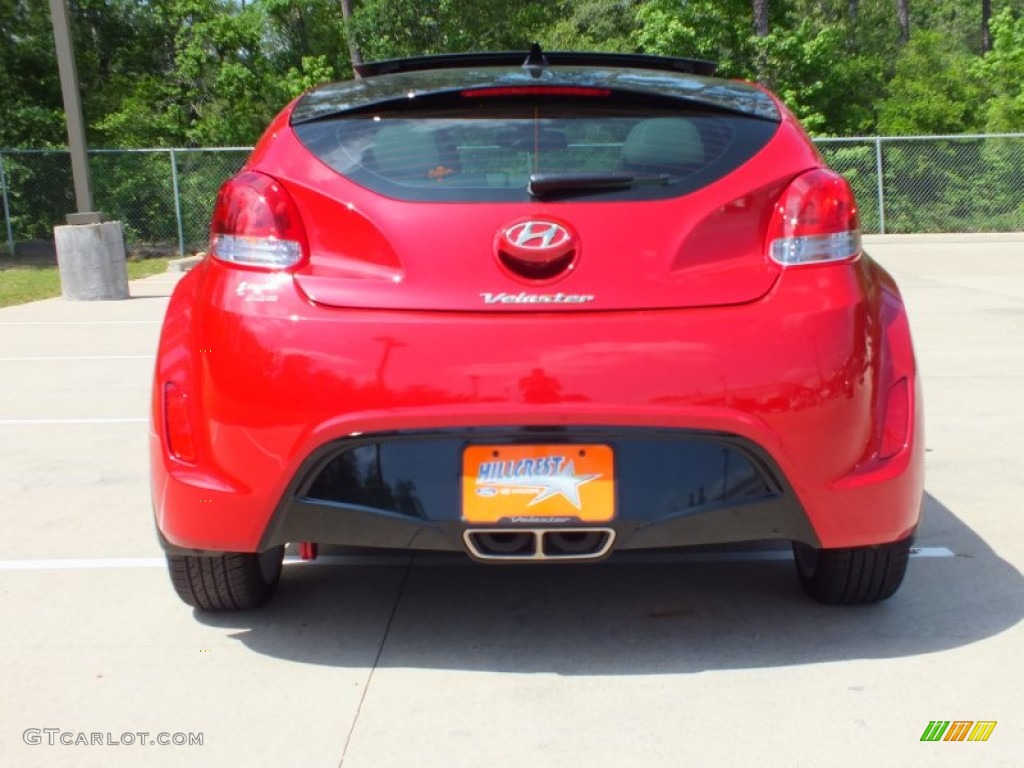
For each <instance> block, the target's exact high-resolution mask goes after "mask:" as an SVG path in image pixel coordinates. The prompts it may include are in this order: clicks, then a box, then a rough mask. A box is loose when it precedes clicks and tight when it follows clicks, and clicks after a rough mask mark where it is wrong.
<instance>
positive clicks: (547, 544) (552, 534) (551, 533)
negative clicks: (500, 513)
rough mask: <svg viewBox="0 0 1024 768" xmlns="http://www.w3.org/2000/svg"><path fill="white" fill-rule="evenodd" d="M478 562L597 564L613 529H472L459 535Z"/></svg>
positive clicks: (611, 539) (609, 545)
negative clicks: (548, 561) (577, 561)
mask: <svg viewBox="0 0 1024 768" xmlns="http://www.w3.org/2000/svg"><path fill="white" fill-rule="evenodd" d="M462 539H463V541H464V542H465V544H466V549H467V550H468V551H469V554H470V555H471V556H472V557H474V558H476V559H477V560H486V561H491V562H493V561H497V560H501V561H506V562H525V561H538V560H599V559H600V558H602V557H604V556H605V555H607V554H608V553H609V552H610V551H611V548H612V544H613V543H614V542H615V530H614V529H613V528H471V529H469V530H466V531H464V532H463V534H462Z"/></svg>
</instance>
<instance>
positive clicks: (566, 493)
mask: <svg viewBox="0 0 1024 768" xmlns="http://www.w3.org/2000/svg"><path fill="white" fill-rule="evenodd" d="M599 477H600V475H577V474H576V467H575V466H574V465H573V463H572V462H571V461H570V462H569V463H568V464H566V465H565V467H563V468H562V470H561V471H560V472H559V473H558V474H557V475H545V476H533V477H525V478H522V480H521V481H520V482H521V484H522V485H529V486H530V487H533V488H539V489H540V492H539V493H538V494H537V495H536V496H534V497H533V499H531V500H530V503H529V504H527V506H528V507H532V506H533V505H534V504H540V503H541V502H542V501H545V500H546V499H550V498H552V497H554V496H562V497H564V498H565V499H566V500H568V502H569V503H570V504H572V505H573V506H574V507H576V509H582V508H583V507H582V505H581V503H580V486H581V485H586V484H587V483H589V482H590V481H591V480H596V479H597V478H599Z"/></svg>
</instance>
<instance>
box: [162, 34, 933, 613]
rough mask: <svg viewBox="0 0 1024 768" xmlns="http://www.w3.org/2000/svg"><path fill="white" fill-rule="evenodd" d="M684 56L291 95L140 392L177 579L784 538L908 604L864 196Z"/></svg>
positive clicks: (580, 56)
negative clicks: (325, 547)
mask: <svg viewBox="0 0 1024 768" xmlns="http://www.w3.org/2000/svg"><path fill="white" fill-rule="evenodd" d="M713 71H714V65H712V64H709V63H708V62H702V61H694V60H687V59H675V58H661V57H653V56H642V55H615V54H604V53H600V54H596V53H595V54H591V53H546V54H545V53H544V52H542V51H541V50H540V49H539V47H536V46H535V47H534V49H533V50H532V51H531V52H529V53H526V52H524V53H494V54H457V55H447V56H435V57H424V58H415V59H403V60H395V61H387V62H379V63H375V64H369V65H364V66H362V67H360V74H361V75H362V77H361V78H359V79H356V80H353V81H351V82H342V83H336V84H332V85H325V86H322V87H319V88H317V89H315V90H313V91H310V92H308V93H306V94H304V95H303V96H301V97H300V98H298V99H296V100H295V101H294V102H292V103H291V104H289V105H288V106H287V107H286V108H285V109H284V111H283V112H281V114H280V115H279V116H278V117H277V118H276V119H275V120H274V122H273V123H272V124H271V125H270V127H269V128H268V129H267V132H266V134H265V135H264V136H263V138H262V139H261V141H260V142H259V144H258V146H257V147H256V149H255V151H254V152H253V154H252V156H251V157H250V159H249V161H248V163H247V164H246V166H245V168H244V169H243V170H242V171H241V172H240V173H239V174H238V175H237V176H235V177H234V178H232V179H230V180H229V181H227V182H226V183H225V184H224V186H223V187H222V188H221V191H220V194H219V196H218V198H217V202H216V206H215V210H214V214H213V222H212V227H211V241H210V249H209V256H208V257H207V258H206V259H205V260H204V261H203V262H202V263H201V264H200V265H199V266H198V267H197V268H196V269H194V270H193V271H192V272H190V273H189V274H188V275H187V276H186V277H185V278H184V279H183V280H182V281H181V282H180V284H179V285H178V287H177V289H176V290H175V292H174V295H173V297H172V299H171V302H170V307H169V309H168V311H167V316H166V319H165V321H164V326H163V333H162V336H161V340H160V349H159V356H158V360H157V365H156V373H155V381H154V386H153V400H152V439H151V446H152V480H153V501H154V506H155V513H156V522H157V526H158V528H159V533H160V537H161V542H162V544H163V546H164V548H165V550H166V553H167V558H168V562H169V566H170V571H171V577H172V581H173V584H174V587H175V588H176V590H177V592H178V594H179V595H180V596H181V598H182V599H183V600H184V601H185V602H187V603H188V604H190V605H193V606H195V607H197V608H200V609H203V610H208V611H220V610H235V609H246V608H252V607H255V606H258V605H260V604H262V603H263V602H265V601H266V600H267V599H268V598H269V597H270V595H271V594H272V592H273V591H274V588H275V587H276V585H277V582H278V580H279V578H280V573H281V564H282V558H283V552H284V546H285V544H287V543H289V542H295V543H299V544H300V549H301V551H302V553H303V554H304V555H305V556H307V557H308V556H314V555H315V553H316V545H317V544H318V543H320V544H331V545H344V546H346V547H357V548H384V549H408V550H435V551H438V550H440V551H449V552H464V553H466V554H467V555H468V556H469V557H471V558H473V559H474V560H477V561H481V562H485V563H490V562H498V563H513V562H515V563H519V562H522V563H536V562H585V561H598V560H601V559H602V558H605V557H606V556H608V555H609V554H611V553H615V552H622V551H627V550H628V551H637V550H652V549H664V548H676V547H690V546H694V545H709V544H723V543H734V542H751V541H763V540H788V541H791V542H792V543H793V548H794V552H795V558H794V559H795V563H796V570H797V575H798V577H799V580H800V582H801V583H802V585H803V587H804V589H805V590H806V591H807V592H808V593H809V594H810V595H811V596H812V597H813V598H815V599H817V600H820V601H823V602H827V603H865V602H874V601H877V600H882V599H885V598H887V597H889V596H890V595H892V594H893V593H894V592H895V591H896V589H897V588H898V587H899V585H900V582H901V581H902V579H903V576H904V572H905V570H906V567H907V560H908V556H909V551H910V541H911V537H912V535H913V533H914V531H915V528H916V526H917V524H918V520H919V515H920V508H921V501H922V487H923V450H924V449H923V441H922V417H921V397H920V382H919V379H918V375H917V371H916V367H915V362H914V354H913V350H912V346H911V340H910V332H909V328H908V323H907V316H906V313H905V310H904V306H903V303H902V301H901V298H900V294H899V291H898V290H897V287H896V285H895V284H894V282H893V280H892V278H891V277H890V276H889V275H888V274H887V273H886V272H885V271H884V270H883V269H882V268H881V267H880V266H878V265H877V264H876V263H875V262H874V261H872V260H871V259H870V258H869V257H868V256H867V255H866V254H865V253H864V252H863V250H862V247H861V234H860V225H859V222H858V214H857V205H856V202H855V200H854V197H853V194H852V193H851V190H850V187H849V186H848V185H847V183H846V182H845V181H844V180H843V179H842V178H841V177H840V176H839V175H837V174H836V173H835V172H833V171H831V170H829V169H828V168H827V167H825V165H824V163H823V161H822V158H821V157H820V156H819V154H818V153H817V152H816V151H815V148H814V146H813V145H812V144H811V142H810V141H809V140H808V138H807V136H806V135H805V133H804V131H803V130H802V129H801V127H800V125H799V124H798V123H797V121H796V120H795V119H794V117H793V116H792V115H791V114H790V113H789V112H788V111H787V110H786V108H785V107H784V106H783V105H782V104H781V103H780V102H779V101H778V99H777V98H776V97H775V96H773V95H772V94H771V93H769V92H768V91H766V90H765V89H763V88H761V87H759V86H758V85H755V84H749V83H743V82H737V81H731V80H722V79H716V78H715V77H713Z"/></svg>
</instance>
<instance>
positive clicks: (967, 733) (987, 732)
mask: <svg viewBox="0 0 1024 768" xmlns="http://www.w3.org/2000/svg"><path fill="white" fill-rule="evenodd" d="M996 722H997V721H995V720H953V721H952V722H950V721H949V720H931V721H929V722H928V727H927V728H925V729H924V733H923V734H921V741H988V737H989V736H991V735H992V731H994V730H995V729H996Z"/></svg>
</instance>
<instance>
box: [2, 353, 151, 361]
mask: <svg viewBox="0 0 1024 768" xmlns="http://www.w3.org/2000/svg"><path fill="white" fill-rule="evenodd" d="M155 357H156V355H46V356H43V355H39V356H35V357H0V363H26V362H41V361H45V362H50V361H63V360H152V359H154V358H155Z"/></svg>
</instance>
